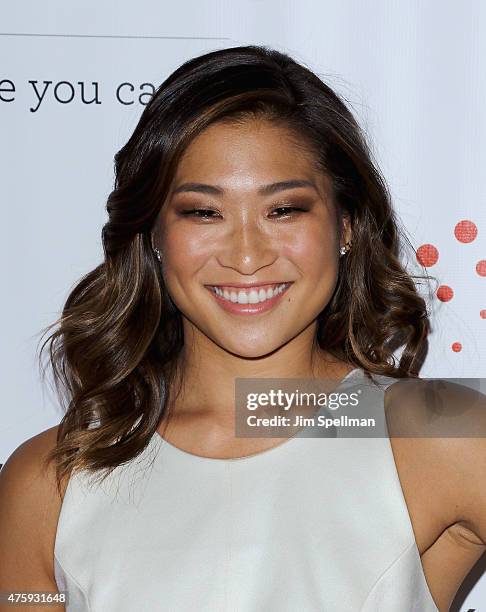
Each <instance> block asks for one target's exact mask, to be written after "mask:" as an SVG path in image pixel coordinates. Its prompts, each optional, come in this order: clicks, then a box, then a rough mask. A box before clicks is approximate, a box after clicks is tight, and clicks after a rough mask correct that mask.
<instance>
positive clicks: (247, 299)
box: [212, 283, 288, 304]
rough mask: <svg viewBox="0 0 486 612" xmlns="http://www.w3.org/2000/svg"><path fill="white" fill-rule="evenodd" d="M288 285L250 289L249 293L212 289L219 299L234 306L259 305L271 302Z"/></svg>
mask: <svg viewBox="0 0 486 612" xmlns="http://www.w3.org/2000/svg"><path fill="white" fill-rule="evenodd" d="M287 286H288V285H287V284H285V283H282V284H281V285H276V286H275V287H273V288H272V287H269V288H268V289H266V290H265V289H263V288H261V289H250V290H249V291H248V290H247V291H245V290H244V289H240V290H235V291H229V290H228V289H221V288H220V287H212V290H213V291H214V293H216V295H219V297H222V298H224V299H225V300H228V301H230V302H233V304H236V303H238V304H259V303H260V302H265V300H270V299H271V298H273V297H275V296H276V295H278V294H280V293H282V291H283V290H284V289H285V288H286V287H287Z"/></svg>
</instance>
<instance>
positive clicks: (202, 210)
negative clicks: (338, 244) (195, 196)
mask: <svg viewBox="0 0 486 612" xmlns="http://www.w3.org/2000/svg"><path fill="white" fill-rule="evenodd" d="M277 210H285V211H291V210H293V211H296V212H298V213H299V212H307V209H306V208H301V207H300V206H277V207H275V208H274V209H273V210H272V212H275V211H277ZM208 212H209V213H217V212H218V211H216V210H213V209H211V208H193V209H191V210H183V211H181V213H180V214H181V215H183V216H188V217H190V216H194V217H196V218H199V219H213V218H214V217H213V216H207V215H198V214H196V213H208ZM286 216H288V213H287V215H278V218H280V219H282V218H283V219H285V218H286Z"/></svg>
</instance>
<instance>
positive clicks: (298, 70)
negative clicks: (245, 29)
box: [0, 46, 486, 612]
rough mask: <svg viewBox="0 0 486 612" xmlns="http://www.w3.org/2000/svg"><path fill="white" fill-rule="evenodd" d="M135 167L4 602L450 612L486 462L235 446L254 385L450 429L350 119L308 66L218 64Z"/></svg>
mask: <svg viewBox="0 0 486 612" xmlns="http://www.w3.org/2000/svg"><path fill="white" fill-rule="evenodd" d="M115 169H116V181H115V186H114V189H113V192H112V193H111V194H110V196H109V198H108V204H107V211H108V215H109V219H108V221H107V223H106V224H105V226H104V227H103V232H102V239H103V247H104V254H105V257H104V261H103V262H102V263H101V264H100V265H99V266H98V267H96V268H95V269H94V270H93V271H91V272H89V273H88V274H87V275H86V276H85V277H84V278H83V279H81V280H80V282H79V284H78V285H77V286H76V287H75V288H74V290H73V291H72V293H71V294H70V296H69V298H68V300H67V302H66V304H65V307H64V310H63V313H62V316H61V318H60V319H59V321H57V322H56V323H55V324H53V325H58V328H57V329H56V330H55V331H54V332H53V333H52V334H51V336H50V337H49V338H48V339H47V340H46V342H45V343H44V344H43V346H42V350H44V348H45V347H46V346H49V357H50V364H51V366H52V368H53V372H54V376H55V380H56V382H57V386H58V390H59V394H60V398H61V400H65V401H66V413H65V415H64V417H63V419H62V421H61V423H60V424H59V425H58V426H56V427H55V428H51V429H50V430H47V431H46V432H42V433H41V434H39V435H38V436H35V437H34V438H32V439H30V440H28V441H27V442H25V443H24V444H23V445H21V446H20V447H19V448H18V449H17V450H16V451H15V452H14V453H13V455H12V456H11V457H10V458H9V460H8V462H7V464H6V466H5V468H4V469H3V470H2V473H1V478H0V493H1V496H0V499H1V500H2V501H1V505H2V507H1V508H0V538H1V540H2V553H1V554H2V555H3V560H4V561H6V562H5V563H2V564H0V565H1V567H2V569H1V570H0V591H2V590H3V591H6V590H10V589H16V590H24V591H28V590H30V591H32V590H56V589H57V588H59V589H64V590H65V591H66V592H67V594H68V596H69V599H70V601H69V602H68V603H67V604H66V609H67V610H72V611H73V612H74V611H76V612H83V611H88V610H91V611H93V612H94V611H96V612H97V611H103V612H115V611H116V612H123V611H126V612H131V611H133V610H137V609H146V610H150V611H156V610H174V611H175V610H177V611H180V612H185V611H189V610H191V611H192V610H194V609H197V610H199V611H207V612H214V611H215V610H224V611H228V612H230V611H231V612H233V611H234V610H240V611H241V612H261V611H262V610H265V611H272V612H273V611H275V612H277V611H278V612H295V611H297V610H298V611H299V612H317V611H321V610H339V611H340V612H341V611H342V612H376V611H381V610H383V611H385V610H386V612H403V611H405V610H407V612H408V611H409V610H417V611H418V610H420V611H421V612H437V610H440V612H442V611H446V610H447V609H448V606H449V604H450V602H451V601H452V598H453V596H454V594H455V592H456V590H457V588H458V587H459V585H460V584H461V581H462V580H463V578H464V576H465V575H466V573H467V572H468V571H469V569H470V568H471V567H472V565H473V563H474V561H476V560H477V559H478V558H479V556H480V555H481V553H482V552H483V551H484V549H485V546H484V541H485V539H486V525H485V521H484V508H485V507H486V498H485V493H484V491H483V490H480V491H479V490H478V487H477V486H476V483H477V482H478V479H480V478H482V477H483V478H484V476H485V472H486V470H485V469H484V468H483V467H482V466H484V444H483V443H482V441H479V440H475V441H474V443H471V444H468V445H467V446H466V444H462V445H461V444H460V443H458V442H457V441H455V443H454V444H448V443H446V442H444V441H443V440H440V439H439V441H437V439H432V440H431V439H422V440H414V442H413V443H410V442H407V441H405V442H400V441H397V440H394V441H393V445H392V444H391V439H390V438H389V437H388V435H385V436H381V437H378V436H376V437H374V438H372V439H370V438H369V437H365V436H362V437H359V436H358V435H357V436H356V437H354V438H353V437H346V436H344V437H342V436H340V434H339V433H336V431H334V433H333V434H332V435H331V436H329V435H327V437H326V436H324V439H323V437H322V436H321V437H315V438H312V436H303V435H302V434H304V433H308V431H307V432H306V430H305V429H301V430H300V431H298V433H297V434H296V435H294V436H292V437H291V439H288V438H289V436H288V435H287V436H284V437H283V438H282V437H276V436H269V437H262V436H258V437H254V438H248V437H244V436H237V435H235V433H236V432H235V423H236V416H237V406H236V403H237V402H236V401H235V400H236V397H235V384H236V381H237V380H239V379H253V380H256V383H258V382H265V380H266V379H271V380H275V379H287V378H288V379H291V380H293V379H296V378H299V379H304V380H306V381H311V382H312V381H316V380H325V381H326V384H327V390H328V391H329V389H331V390H333V391H334V392H337V391H339V390H345V389H347V388H349V386H352V385H358V386H361V387H363V388H364V387H366V386H367V385H368V386H370V387H373V388H374V389H375V393H377V394H376V395H375V396H374V400H373V402H372V403H371V405H370V406H368V409H369V410H370V415H371V416H372V417H373V419H375V418H376V419H377V420H380V417H384V415H385V412H386V411H389V412H390V413H391V414H393V415H394V418H393V419H392V420H393V421H394V422H396V417H397V415H398V420H399V421H400V423H401V427H402V432H403V429H404V426H403V423H405V428H406V427H407V425H406V423H407V419H406V418H405V415H407V414H409V413H408V411H409V410H410V408H411V407H412V408H413V409H414V412H413V415H414V419H411V420H410V423H412V422H413V424H414V426H416V424H417V415H419V416H423V414H425V416H426V417H428V416H429V413H428V411H429V410H430V408H429V404H428V402H429V400H430V394H429V395H426V397H427V398H429V399H426V400H425V401H424V400H423V397H424V394H423V393H421V392H420V383H421V380H420V379H419V378H418V373H419V370H420V364H421V357H422V353H423V351H424V349H425V347H426V338H427V334H428V332H429V321H428V317H427V309H426V305H425V303H424V300H423V299H422V297H420V295H419V293H418V291H417V288H416V286H415V283H414V278H413V277H412V276H410V275H409V273H408V272H407V271H406V270H405V268H404V267H403V266H402V264H401V262H400V257H399V256H400V251H401V248H402V246H403V242H404V240H405V237H404V236H403V235H402V234H401V232H400V231H399V228H398V226H397V221H396V218H395V214H394V211H393V208H392V206H391V203H390V197H389V193H388V191H387V188H386V184H385V181H384V180H383V178H382V177H381V175H380V173H379V171H378V169H377V168H376V166H375V165H374V163H373V161H372V159H371V155H370V152H369V149H368V146H367V144H366V141H365V139H364V137H363V135H362V132H361V130H360V128H359V126H358V124H357V123H356V121H355V119H354V118H353V116H352V114H351V113H350V111H349V110H348V108H347V107H346V105H345V104H344V102H343V101H342V100H341V99H340V98H339V96H338V95H337V94H336V93H334V92H333V91H332V90H331V89H330V88H329V87H328V86H327V85H326V84H325V83H323V82H322V81H321V80H320V79H319V78H318V77H317V76H316V75H315V74H313V73H312V72H311V71H310V70H309V69H308V68H306V67H305V66H303V65H301V64H299V63H297V62H295V61H294V60H293V59H292V58H290V57H289V56H288V55H286V54H283V53H280V52H277V51H274V50H271V49H268V48H264V47H256V46H247V47H235V48H229V49H222V50H219V51H214V52H211V53H207V54H205V55H202V56H200V57H196V58H194V59H191V60H190V61H188V62H186V63H185V64H183V65H182V66H181V67H179V68H178V69H177V70H176V71H175V72H174V73H173V74H171V75H170V76H169V77H168V78H167V79H166V81H164V82H163V83H162V85H161V86H160V87H159V88H158V90H157V91H156V92H155V94H154V96H153V98H152V99H151V101H150V103H149V104H148V105H147V107H146V109H145V110H144V112H143V114H142V116H141V118H140V121H139V123H138V125H137V127H136V129H135V131H134V133H133V135H132V136H131V138H130V139H129V141H128V142H127V144H126V145H125V146H124V147H123V148H122V149H121V150H120V151H119V152H118V153H117V155H116V157H115ZM51 327H52V326H51ZM49 329H50V328H49ZM397 349H401V355H400V358H399V359H398V358H397V357H396V352H397ZM41 353H42V351H41ZM410 380H412V381H414V382H416V383H417V385H418V389H419V390H418V391H417V388H414V389H415V393H414V394H412V393H410V392H408V391H409V388H408V387H407V392H406V393H400V392H399V391H400V389H401V390H403V386H401V385H402V383H407V382H409V381H410ZM256 383H255V384H256ZM456 393H457V392H456ZM459 395H460V394H459ZM476 399H477V398H476ZM473 403H474V402H473ZM432 404H433V405H436V404H434V402H432ZM441 405H442V406H444V405H446V406H447V405H449V400H448V399H447V397H446V400H445V402H444V401H442V404H441ZM476 405H478V403H477V402H476ZM461 406H462V404H461ZM397 407H399V408H400V409H399V410H397ZM450 407H451V409H452V405H451V406H450ZM476 410H477V408H476ZM479 413H481V414H482V415H484V414H485V412H484V410H483V412H481V411H479V412H477V414H479ZM319 414H320V413H319ZM370 415H368V414H366V416H370ZM320 416H323V415H321V414H320ZM337 420H338V419H336V421H337ZM419 420H420V419H419ZM280 421H281V419H280ZM423 422H424V423H429V422H430V419H429V418H423ZM482 423H483V429H482V430H481V431H486V425H485V424H484V417H483V421H482ZM414 431H415V432H416V429H415V430H414ZM333 438H334V439H333ZM148 459H150V460H151V462H150V465H148V464H143V461H145V460H148ZM140 462H142V469H140V467H139V464H140ZM471 466H474V467H471ZM478 466H479V467H478ZM134 470H135V471H134ZM480 470H482V472H481V471H480ZM92 476H93V477H95V478H94V479H93V481H91V477H92ZM98 477H99V478H98ZM136 477H137V478H136ZM97 480H98V481H97ZM56 485H57V487H56ZM483 489H484V487H483ZM134 500H136V501H135V503H134ZM34 505H35V507H37V508H40V509H41V513H40V516H42V519H41V523H38V522H37V521H34V519H33V518H32V512H31V511H30V510H29V509H30V508H32V507H33V506H34ZM421 559H422V561H423V563H422V562H421ZM444 562H447V577H446V580H444V575H443V572H442V563H444ZM0 609H1V604H0Z"/></svg>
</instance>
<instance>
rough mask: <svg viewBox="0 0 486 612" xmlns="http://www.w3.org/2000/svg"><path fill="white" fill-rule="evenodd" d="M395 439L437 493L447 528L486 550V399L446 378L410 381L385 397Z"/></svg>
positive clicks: (407, 462)
mask: <svg viewBox="0 0 486 612" xmlns="http://www.w3.org/2000/svg"><path fill="white" fill-rule="evenodd" d="M385 412H386V419H387V425H388V429H389V433H390V439H392V437H393V447H394V451H395V450H396V452H397V455H399V456H402V457H403V458H404V460H403V465H405V466H413V467H410V470H412V469H413V470H415V471H416V473H417V474H418V473H419V472H420V473H421V474H422V480H423V481H424V482H427V483H428V494H429V499H430V496H431V495H435V496H436V499H437V500H438V501H439V503H440V507H441V508H442V512H443V521H444V524H445V525H455V526H456V529H457V528H459V527H460V528H461V533H462V534H464V535H465V536H467V537H469V538H470V539H471V540H474V541H475V543H476V544H478V545H481V546H483V545H484V546H485V547H486V396H485V395H484V394H483V393H482V392H481V391H480V390H479V388H477V389H476V388H472V387H470V386H466V385H463V384H458V383H457V382H452V381H448V380H442V379H404V380H400V381H398V382H396V383H394V384H392V385H390V386H389V387H388V388H387V390H386V394H385Z"/></svg>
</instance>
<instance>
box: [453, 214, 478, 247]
mask: <svg viewBox="0 0 486 612" xmlns="http://www.w3.org/2000/svg"><path fill="white" fill-rule="evenodd" d="M454 235H455V237H456V238H457V239H458V240H459V242H472V241H473V240H475V238H476V236H477V235H478V228H477V227H476V224H475V223H473V222H472V221H468V220H467V219H463V220H462V221H459V223H457V224H456V227H455V228H454Z"/></svg>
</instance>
